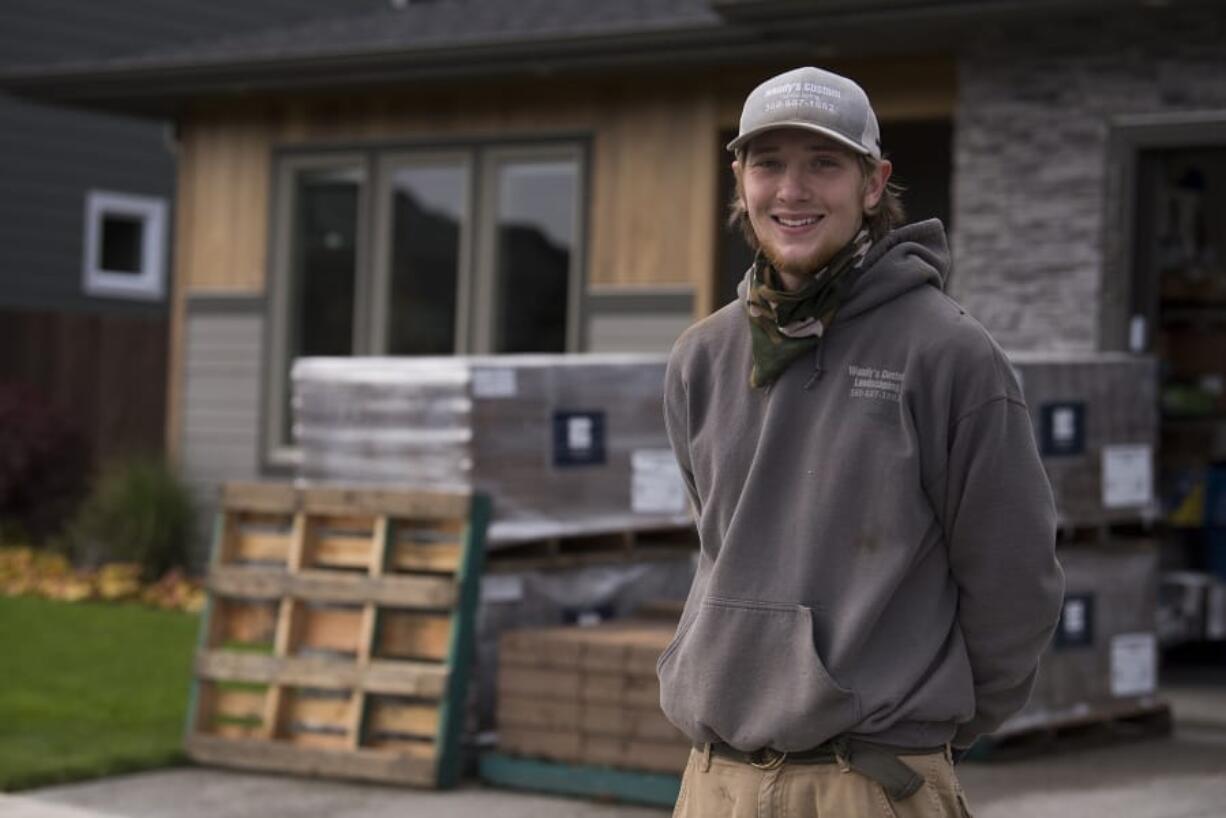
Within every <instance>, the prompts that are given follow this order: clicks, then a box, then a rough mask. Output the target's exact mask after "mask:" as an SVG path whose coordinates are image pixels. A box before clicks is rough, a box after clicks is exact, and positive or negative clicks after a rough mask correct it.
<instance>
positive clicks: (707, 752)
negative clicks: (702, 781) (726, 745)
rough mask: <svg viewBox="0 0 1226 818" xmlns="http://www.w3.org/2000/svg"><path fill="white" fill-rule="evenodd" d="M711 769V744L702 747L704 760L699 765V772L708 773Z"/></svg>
mask: <svg viewBox="0 0 1226 818" xmlns="http://www.w3.org/2000/svg"><path fill="white" fill-rule="evenodd" d="M710 769H711V742H709V741H708V742H707V743H706V744H704V745H702V759H701V762H700V763H699V765H698V771H699V772H703V773H705V772H707V771H708V770H710Z"/></svg>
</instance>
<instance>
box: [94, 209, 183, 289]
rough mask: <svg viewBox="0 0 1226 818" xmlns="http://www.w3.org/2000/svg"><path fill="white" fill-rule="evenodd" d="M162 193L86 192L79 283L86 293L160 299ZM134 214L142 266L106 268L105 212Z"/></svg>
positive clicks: (163, 284) (163, 232)
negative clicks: (131, 269)
mask: <svg viewBox="0 0 1226 818" xmlns="http://www.w3.org/2000/svg"><path fill="white" fill-rule="evenodd" d="M168 209H169V205H168V204H167V201H166V199H165V198H164V197H161V196H146V195H140V194H135V193H119V192H116V191H110V190H88V191H86V193H85V241H84V248H83V250H84V252H83V258H82V265H81V267H82V271H81V287H82V289H83V290H84V291H85V293H86V294H87V295H91V296H100V297H105V298H127V299H132V300H137V301H161V300H162V299H163V298H165V296H166V225H167V211H168ZM111 214H114V215H119V216H125V217H129V218H131V217H135V218H136V219H137V220H139V221H140V223H141V270H140V272H138V273H135V274H134V273H131V272H120V271H116V270H107V269H105V268H104V267H103V266H102V232H103V221H104V220H105V219H106V217H107V216H108V215H111Z"/></svg>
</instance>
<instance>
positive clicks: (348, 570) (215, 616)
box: [186, 484, 489, 787]
mask: <svg viewBox="0 0 1226 818" xmlns="http://www.w3.org/2000/svg"><path fill="white" fill-rule="evenodd" d="M488 519H489V502H488V500H487V499H486V498H485V497H483V496H480V495H473V496H469V495H458V494H432V493H426V492H400V491H382V490H373V491H372V490H358V489H354V490H347V489H336V488H316V489H295V488H293V487H291V486H288V485H280V484H277V485H274V484H227V485H226V486H225V487H224V489H223V497H222V507H221V511H220V512H219V515H218V522H217V528H216V533H215V538H214V543H213V561H212V566H211V569H210V572H209V576H208V580H207V587H208V591H209V602H208V605H207V608H206V611H205V615H204V618H203V622H202V625H201V631H200V643H199V647H198V650H197V654H196V660H195V668H194V676H195V678H194V682H193V686H192V699H191V704H190V708H189V712H188V725H187V739H186V748H187V752H188V755H189V756H190V757H191V758H193V759H195V760H197V761H200V762H204V763H210V764H219V765H224V766H235V767H243V768H250V769H258V770H268V771H277V772H288V773H298V774H305V775H319V776H331V777H339V778H356V779H364V780H373V781H381V782H387V783H397V784H411V785H416V786H424V787H450V786H453V785H454V784H455V783H456V781H457V780H458V778H459V773H460V757H459V743H460V732H461V727H462V723H463V717H464V705H465V700H466V690H467V682H468V675H469V674H468V670H469V664H470V661H471V654H472V646H473V638H474V634H473V628H474V621H475V618H476V606H477V598H478V592H479V588H480V578H481V563H482V556H483V550H484V534H485V530H486V525H487V522H488Z"/></svg>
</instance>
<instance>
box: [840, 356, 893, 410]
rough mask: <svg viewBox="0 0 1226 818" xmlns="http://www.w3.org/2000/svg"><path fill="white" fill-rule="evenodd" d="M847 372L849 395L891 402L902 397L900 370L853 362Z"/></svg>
mask: <svg viewBox="0 0 1226 818" xmlns="http://www.w3.org/2000/svg"><path fill="white" fill-rule="evenodd" d="M847 374H848V375H850V376H851V393H850V397H853V398H864V399H866V400H884V401H890V402H891V403H898V401H899V398H901V397H902V376H903V373H901V372H894V371H891V370H889V369H879V368H877V367H872V366H855V365H854V364H853V365H851V366H849V367H847Z"/></svg>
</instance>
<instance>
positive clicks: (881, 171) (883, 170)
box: [864, 159, 894, 212]
mask: <svg viewBox="0 0 1226 818" xmlns="http://www.w3.org/2000/svg"><path fill="white" fill-rule="evenodd" d="M893 172H894V165H893V164H891V163H890V160H889V159H882V160H881V161H880V162H878V163H877V166H876V167H875V168H874V169H873V172H872V173H871V174H869V176H868V178H867V179H865V180H864V210H865V211H866V212H867V211H869V210H872V209H873V208H875V207H876V206H877V204H878V203H879V202H880V201H881V196H882V195H883V194H884V193H885V186H886V184H887V183H888V182H889V181H890V174H892V173H893Z"/></svg>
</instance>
